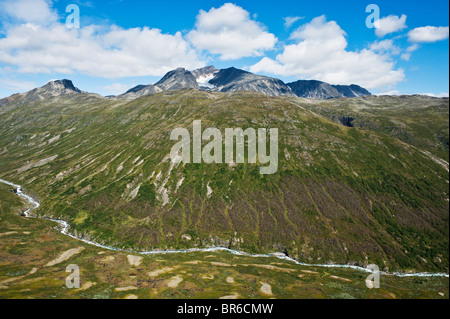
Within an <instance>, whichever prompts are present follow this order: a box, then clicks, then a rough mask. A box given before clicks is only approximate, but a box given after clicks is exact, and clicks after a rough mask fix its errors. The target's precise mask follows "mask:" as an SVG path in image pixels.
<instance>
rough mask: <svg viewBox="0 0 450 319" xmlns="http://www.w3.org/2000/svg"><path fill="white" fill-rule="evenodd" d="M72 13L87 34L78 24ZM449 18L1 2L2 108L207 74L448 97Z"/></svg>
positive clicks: (176, 4) (326, 4) (423, 5)
mask: <svg viewBox="0 0 450 319" xmlns="http://www.w3.org/2000/svg"><path fill="white" fill-rule="evenodd" d="M70 4H76V5H77V6H78V7H79V9H80V25H81V27H80V28H79V29H77V28H69V27H68V25H67V24H66V18H67V16H69V14H70V13H66V7H67V6H68V5H70ZM369 4H376V5H377V6H378V8H379V10H380V20H379V21H378V22H377V23H376V24H375V25H376V27H377V28H368V27H367V26H366V18H367V17H368V16H369V14H370V13H367V12H366V7H367V6H368V5H369ZM448 12H449V3H448V1H441V0H430V1H427V2H422V1H395V2H393V1H376V0H371V1H356V0H355V1H323V0H315V1H301V0H295V1H284V0H283V1H264V0H259V1H253V0H242V1H233V2H226V1H215V0H212V1H211V0H201V1H178V0H172V1H152V0H150V1H142V0H141V1H140V0H122V1H121V0H110V1H106V0H102V1H94V0H90V1H87V0H68V1H66V0H58V1H50V0H14V1H11V0H0V19H1V20H0V21H1V23H0V97H5V96H9V95H11V94H13V93H17V92H24V91H27V90H29V89H32V88H34V87H38V86H42V85H44V84H45V83H47V82H48V81H49V80H52V79H61V78H69V79H71V80H73V81H74V84H75V85H76V86H77V87H79V88H80V89H82V90H85V91H89V92H96V93H100V94H103V95H109V94H120V93H123V92H124V91H126V90H127V89H129V88H131V87H133V86H135V85H138V84H148V83H154V82H156V81H158V80H159V79H160V78H161V76H163V75H164V74H165V73H166V72H167V71H169V70H171V69H174V68H176V67H185V68H187V69H195V68H198V67H202V66H206V65H215V66H216V67H217V68H227V67H230V66H234V67H238V68H243V69H246V70H249V71H252V72H255V73H259V74H265V75H269V76H274V77H278V78H280V79H282V80H284V81H285V82H290V81H295V80H299V79H317V80H322V81H326V82H329V83H332V84H352V83H355V84H359V85H362V86H364V87H366V88H368V89H369V90H370V91H371V92H373V93H376V94H385V93H389V94H415V93H422V94H432V95H436V96H448V92H449V65H448V60H449V56H448V55H449V39H448V32H449V31H448V25H449V14H448Z"/></svg>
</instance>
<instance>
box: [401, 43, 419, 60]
mask: <svg viewBox="0 0 450 319" xmlns="http://www.w3.org/2000/svg"><path fill="white" fill-rule="evenodd" d="M418 48H419V45H417V44H413V45H411V46H409V47H408V48H407V49H406V52H404V53H403V54H402V55H401V56H400V58H401V59H402V60H404V61H409V60H410V59H411V54H412V52H414V51H416V50H417V49H418Z"/></svg>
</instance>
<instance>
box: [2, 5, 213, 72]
mask: <svg viewBox="0 0 450 319" xmlns="http://www.w3.org/2000/svg"><path fill="white" fill-rule="evenodd" d="M33 1H34V0H33ZM37 1H40V2H41V3H47V2H46V1H44V0H37ZM27 2H28V0H20V1H18V2H15V3H16V4H17V3H18V4H21V5H23V4H26V3H27ZM47 4H48V3H47ZM19 7H21V6H19ZM47 11H48V12H50V13H52V12H53V11H52V10H51V9H50V8H49V7H48V10H47ZM15 14H16V15H17V14H18V13H17V12H16V13H15ZM52 14H54V13H52ZM53 17H54V21H56V16H53ZM23 19H28V20H25V21H24V23H19V24H15V25H14V26H11V27H10V28H8V29H7V30H6V34H5V37H3V38H1V39H0V63H4V64H7V65H10V66H14V67H15V68H16V69H17V70H18V71H19V72H26V73H52V72H57V73H66V74H70V73H74V72H77V73H81V74H86V75H90V76H96V77H104V78H121V77H131V76H160V75H163V74H164V73H166V72H167V71H169V70H171V69H174V68H177V67H179V66H183V67H186V68H191V69H193V68H197V67H201V66H203V65H205V63H204V62H203V61H201V59H200V58H199V55H198V54H197V52H196V50H195V49H194V48H192V47H191V45H190V44H189V43H188V42H187V41H186V40H185V39H184V38H183V36H182V34H181V33H180V32H177V33H176V34H174V35H171V34H164V33H163V32H162V31H161V30H159V29H151V28H148V27H144V28H133V29H123V28H120V27H117V26H114V25H113V26H108V27H100V26H95V25H91V26H87V27H84V28H81V29H68V28H67V27H66V25H65V24H62V23H58V22H53V23H52V24H50V25H46V24H39V23H35V22H34V20H35V19H34V18H29V17H28V16H23Z"/></svg>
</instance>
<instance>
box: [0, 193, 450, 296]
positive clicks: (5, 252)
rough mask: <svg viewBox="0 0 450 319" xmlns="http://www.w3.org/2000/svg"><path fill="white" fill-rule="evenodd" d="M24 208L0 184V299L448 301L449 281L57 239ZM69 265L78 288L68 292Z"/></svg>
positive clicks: (49, 225) (51, 227)
mask: <svg viewBox="0 0 450 319" xmlns="http://www.w3.org/2000/svg"><path fill="white" fill-rule="evenodd" d="M23 207H24V203H22V202H21V200H20V199H19V198H18V197H17V196H16V195H15V194H14V193H12V192H11V189H10V188H9V187H7V186H5V185H0V298H43V299H47V298H117V299H122V298H130V299H136V298H140V299H145V298H175V299H176V298H187V299H194V298H195V299H203V298H212V299H217V298H227V299H232V298H233V299H234V298H250V299H253V298H279V299H294V298H432V299H434V298H448V296H449V294H448V291H449V278H440V277H430V278H428V277H427V278H417V277H415V278H414V277H408V278H399V277H395V276H382V278H381V288H380V289H368V288H367V287H366V283H365V279H366V277H367V275H368V274H367V273H363V272H360V271H355V270H351V269H324V268H320V267H306V266H300V265H296V264H294V263H292V262H289V261H283V260H279V259H276V258H273V259H271V258H254V257H246V256H236V255H232V254H230V253H227V252H214V253H211V252H209V253H199V252H196V253H186V254H176V255H154V256H139V255H132V254H127V253H124V252H115V251H109V250H104V249H102V248H99V247H95V246H91V245H88V244H85V243H83V242H80V241H77V240H76V239H72V238H70V237H67V236H64V235H62V234H61V233H60V232H59V230H58V229H57V227H56V226H57V225H56V224H55V223H53V222H51V221H46V220H40V219H27V218H24V217H19V214H20V212H21V211H22V209H23ZM68 265H77V266H78V267H79V269H80V273H81V276H80V277H81V287H80V288H79V289H68V288H67V287H66V278H67V276H69V275H70V273H67V272H66V267H67V266H68Z"/></svg>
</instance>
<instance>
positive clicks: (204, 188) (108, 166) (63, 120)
mask: <svg viewBox="0 0 450 319" xmlns="http://www.w3.org/2000/svg"><path fill="white" fill-rule="evenodd" d="M307 101H308V100H303V99H299V98H290V97H286V98H279V97H268V96H265V95H261V94H257V93H211V92H200V91H196V90H181V91H174V92H163V93H157V94H155V95H151V96H145V97H142V98H139V99H136V100H133V101H119V100H111V99H103V98H98V97H95V96H92V95H87V94H78V95H74V96H71V97H70V98H68V97H66V96H56V97H53V98H51V99H47V100H46V101H33V102H30V103H28V104H25V105H19V106H18V107H16V108H14V109H12V110H7V109H5V110H0V135H1V136H2V138H1V140H0V172H1V173H0V177H1V178H3V179H7V180H10V181H15V182H17V183H20V184H21V185H23V186H24V187H25V189H26V191H28V192H30V193H32V194H34V196H36V197H37V198H39V199H40V201H41V202H42V206H41V208H40V209H39V210H38V213H39V214H41V215H46V216H54V217H60V218H64V219H66V220H68V221H69V222H70V224H71V225H72V226H73V229H72V230H73V231H74V233H76V234H77V235H79V236H84V237H86V238H91V239H95V240H96V241H99V242H105V243H109V244H112V245H114V246H118V247H132V248H134V249H142V250H149V249H152V248H164V249H166V248H174V249H179V248H186V247H200V246H202V247H205V246H211V245H216V246H225V247H232V248H239V249H243V250H246V251H249V252H284V253H286V254H289V256H291V257H294V258H297V259H299V260H301V261H306V262H320V263H327V262H335V263H356V264H361V265H365V264H367V263H375V264H378V265H380V267H382V268H388V269H389V270H391V271H392V270H402V271H409V270H426V271H445V272H448V248H449V247H448V237H449V233H448V226H449V224H448V214H449V213H448V209H449V203H448V198H449V195H448V193H449V191H448V171H447V170H446V168H445V167H443V165H442V163H440V162H438V161H435V160H433V159H432V158H430V156H429V155H427V154H426V153H424V152H423V151H422V150H420V149H418V148H416V147H414V146H411V145H409V144H407V143H404V142H401V141H399V140H397V139H395V138H393V137H390V136H388V135H385V134H382V133H378V132H374V131H368V130H363V129H360V128H350V127H347V126H343V125H340V124H338V123H334V122H332V121H330V120H328V119H326V118H325V117H322V116H320V115H317V114H316V113H313V112H312V111H310V110H307V109H306V107H309V108H312V105H313V103H312V102H311V101H309V102H307ZM355 101H356V102H354V103H356V104H358V103H359V101H360V100H359V99H358V100H355ZM316 102H317V104H316V106H317V107H319V106H320V105H321V104H320V103H322V102H321V101H314V103H316ZM327 103H332V102H327ZM338 103H343V102H342V101H339V102H338ZM324 105H328V104H324ZM329 105H331V104H329ZM424 114H425V115H423V116H424V117H425V118H433V117H434V116H435V115H430V114H427V113H424ZM194 120H202V127H203V129H206V128H208V127H216V128H219V129H220V130H221V132H224V130H225V128H235V127H241V128H243V129H245V128H278V129H279V135H280V137H279V141H280V145H279V157H280V163H279V170H278V172H277V173H276V174H274V175H260V174H259V167H260V165H257V164H251V165H250V164H236V165H228V164H180V165H173V164H172V163H171V162H170V158H169V154H170V149H171V147H172V146H173V145H174V143H175V142H172V141H170V133H171V131H172V130H173V129H174V128H178V127H185V128H188V129H189V131H191V132H192V123H193V121H194ZM447 132H448V126H447ZM447 134H448V133H447ZM205 143H206V142H205ZM447 169H448V168H447Z"/></svg>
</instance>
